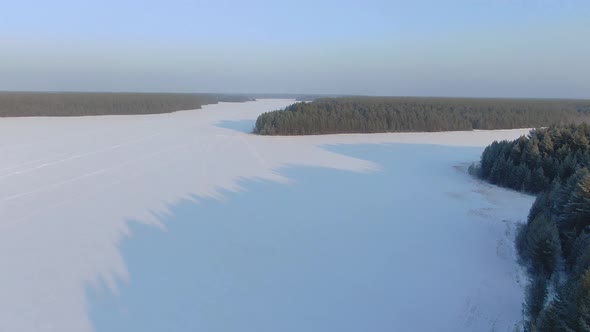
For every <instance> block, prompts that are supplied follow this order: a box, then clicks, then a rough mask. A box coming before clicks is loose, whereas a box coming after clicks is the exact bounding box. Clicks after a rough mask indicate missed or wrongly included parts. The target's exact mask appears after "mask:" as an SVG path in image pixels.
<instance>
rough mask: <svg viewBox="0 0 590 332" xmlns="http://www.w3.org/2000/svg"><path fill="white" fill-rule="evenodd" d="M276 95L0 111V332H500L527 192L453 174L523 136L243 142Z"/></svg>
mask: <svg viewBox="0 0 590 332" xmlns="http://www.w3.org/2000/svg"><path fill="white" fill-rule="evenodd" d="M292 102H293V101H291V100H259V101H256V102H248V103H221V104H218V105H210V106H206V107H204V108H203V109H202V110H195V111H184V112H177V113H172V114H162V115H148V116H119V117H114V116H105V117H83V118H19V119H0V215H1V216H2V220H0V255H2V256H1V261H2V266H3V271H2V273H1V274H0V289H1V290H2V292H1V294H2V296H0V330H1V331H60V332H63V331H76V332H85V331H359V330H362V331H385V330H388V331H390V330H397V331H408V330H413V331H426V330H438V331H487V330H497V331H505V330H511V329H512V327H513V326H514V324H515V323H517V321H518V320H519V318H520V317H519V316H520V314H519V313H520V308H521V302H522V288H523V286H524V282H525V281H524V280H523V277H522V274H521V271H520V269H519V267H518V265H517V264H516V262H515V254H514V249H513V245H512V241H513V237H514V229H515V223H517V222H519V221H521V220H523V219H525V217H526V214H527V212H528V209H529V207H530V205H531V203H532V200H533V198H532V197H528V196H525V195H521V194H518V193H515V192H510V191H506V190H503V189H499V188H494V187H491V186H489V185H486V184H483V183H480V182H478V181H476V180H474V179H472V178H470V177H469V176H468V175H467V174H466V171H465V167H466V165H467V164H469V163H471V162H473V161H476V160H477V159H478V158H479V154H480V153H481V151H482V149H483V147H484V146H485V145H487V144H489V143H491V142H492V141H493V140H495V139H513V138H516V137H518V136H520V135H522V134H525V133H526V132H527V130H504V131H474V132H450V133H413V134H374V135H330V136H306V137H259V136H254V135H250V134H248V133H247V131H248V130H249V129H250V128H251V127H252V124H253V120H254V119H255V118H256V116H257V115H258V114H260V113H261V112H264V111H269V110H273V109H278V108H282V107H284V106H286V105H288V104H290V103H292Z"/></svg>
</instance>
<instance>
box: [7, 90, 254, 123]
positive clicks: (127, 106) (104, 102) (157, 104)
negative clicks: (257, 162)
mask: <svg viewBox="0 0 590 332" xmlns="http://www.w3.org/2000/svg"><path fill="white" fill-rule="evenodd" d="M248 100H251V98H249V97H247V96H234V95H215V94H188V93H79V92H56V93H50V92H47V93H46V92H0V117H23V116H86V115H129V114H159V113H170V112H174V111H180V110H190V109H198V108H201V107H202V106H203V105H208V104H215V103H217V102H220V101H225V102H241V101H248Z"/></svg>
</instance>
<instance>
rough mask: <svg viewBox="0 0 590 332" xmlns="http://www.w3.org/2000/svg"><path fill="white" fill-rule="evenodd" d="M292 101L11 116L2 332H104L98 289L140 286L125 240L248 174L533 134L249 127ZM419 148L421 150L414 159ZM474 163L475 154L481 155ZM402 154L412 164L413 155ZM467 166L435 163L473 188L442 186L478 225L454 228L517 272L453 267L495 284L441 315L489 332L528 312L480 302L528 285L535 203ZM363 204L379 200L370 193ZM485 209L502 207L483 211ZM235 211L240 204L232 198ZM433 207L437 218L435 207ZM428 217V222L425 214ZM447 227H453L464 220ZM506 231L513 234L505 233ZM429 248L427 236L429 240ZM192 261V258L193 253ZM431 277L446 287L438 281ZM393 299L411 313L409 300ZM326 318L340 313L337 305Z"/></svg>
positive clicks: (455, 299)
mask: <svg viewBox="0 0 590 332" xmlns="http://www.w3.org/2000/svg"><path fill="white" fill-rule="evenodd" d="M291 103H293V101H292V100H259V101H256V102H247V103H220V104H217V105H209V106H205V107H203V109H201V110H195V111H183V112H176V113H172V114H161V115H142V116H101V117H81V118H18V119H17V118H5V119H0V211H1V212H0V215H1V216H2V220H0V252H1V253H2V254H1V255H2V258H1V260H2V262H3V267H4V268H3V271H2V273H1V274H0V287H1V288H2V296H1V297H0V330H2V331H14V332H18V331H60V332H64V331H66V332H67V331H75V332H84V331H93V330H94V327H93V324H92V321H91V320H90V318H89V315H88V303H87V299H86V288H87V287H99V286H100V285H101V284H102V283H105V284H106V285H107V287H109V289H110V291H112V292H115V293H116V292H117V291H118V287H124V286H121V285H124V284H125V282H128V281H129V280H130V279H129V275H128V269H127V265H126V262H125V261H124V259H123V256H122V253H121V252H120V243H121V241H133V239H127V236H128V235H130V231H129V222H130V221H131V220H133V221H134V222H140V223H143V224H146V225H153V226H156V227H160V228H162V229H165V228H166V227H167V225H166V224H165V223H163V222H162V220H163V219H165V218H164V217H165V216H166V215H168V214H169V212H170V211H169V208H170V207H171V206H172V205H173V204H175V203H178V202H179V201H181V200H199V201H202V200H204V199H206V198H221V197H223V193H224V192H226V191H229V192H232V191H235V192H238V191H240V189H242V188H241V187H240V183H243V180H244V179H246V180H258V179H262V180H268V181H273V182H279V183H285V184H287V183H289V180H290V179H289V177H287V176H285V173H282V170H283V169H284V168H285V167H292V166H313V167H325V168H330V169H338V170H343V171H352V172H356V173H359V172H360V173H372V172H375V171H379V170H381V169H382V167H383V165H380V164H379V163H376V162H371V161H368V160H364V159H363V158H359V157H351V156H347V155H344V154H341V153H339V152H338V151H337V150H335V149H333V148H332V147H331V146H332V145H341V144H384V143H406V144H421V145H424V144H434V145H441V146H469V147H478V148H480V149H482V148H483V147H484V146H485V145H487V144H489V143H491V142H492V141H493V140H500V139H514V138H517V137H518V136H520V135H523V134H526V133H527V132H528V130H526V129H521V130H500V131H473V132H446V133H407V134H405V133H404V134H401V133H400V134H371V135H360V134H359V135H329V136H303V137H260V136H254V135H251V134H248V133H247V132H246V131H248V130H249V129H250V128H251V126H252V120H254V119H255V118H256V117H257V115H258V114H260V113H262V112H265V111H270V110H274V109H279V108H283V107H285V106H287V105H288V104H291ZM328 146H330V148H326V147H328ZM420 151H422V150H420V148H419V145H417V148H416V150H415V151H413V153H415V154H420ZM473 155H474V154H473V153H472V152H470V153H469V154H468V156H470V158H471V156H473ZM401 157H403V158H413V157H412V155H411V154H410V155H404V156H400V158H401ZM453 160H454V159H453ZM456 161H459V162H460V163H459V164H444V163H443V164H440V165H433V166H432V169H433V170H434V171H435V172H436V170H438V169H445V168H446V169H453V167H454V166H457V168H458V169H459V173H460V175H459V176H455V177H453V180H456V181H457V185H458V186H459V187H462V188H463V189H464V190H458V191H457V190H454V187H453V184H452V183H448V186H447V187H440V188H438V187H433V188H429V190H431V191H433V192H437V193H442V194H445V197H447V198H448V199H455V200H456V199H459V200H460V201H461V202H463V203H464V204H463V205H464V206H463V207H462V211H463V212H465V217H464V218H463V219H462V220H460V221H458V223H457V225H458V226H457V227H455V228H453V227H450V230H449V231H452V232H459V233H460V232H465V230H466V228H461V227H463V226H465V225H472V224H473V223H476V222H479V224H478V225H480V226H481V227H482V228H483V229H488V228H490V227H491V228H492V229H493V231H490V232H478V233H477V234H479V235H481V236H485V237H489V236H495V237H496V238H494V239H491V240H490V239H487V238H485V239H484V238H482V239H481V241H480V239H477V238H474V239H473V241H472V242H473V243H478V242H481V243H488V242H489V241H492V243H498V245H497V247H494V248H492V249H491V250H492V252H493V253H496V256H492V257H491V258H490V256H487V254H488V252H487V251H484V253H485V254H484V255H482V256H481V257H480V259H481V261H482V263H483V264H484V265H485V266H487V268H489V269H492V270H495V269H498V270H501V271H507V272H506V275H505V278H499V279H494V280H490V279H489V278H487V277H486V275H487V274H488V273H489V271H487V270H486V269H478V268H473V266H470V265H469V264H453V265H452V266H453V268H455V269H462V270H455V271H453V273H452V275H466V276H469V279H470V280H471V279H473V280H482V283H484V284H482V285H483V286H482V287H481V288H480V290H481V293H479V294H476V295H473V294H471V293H468V292H462V291H461V289H453V290H449V291H448V293H447V295H449V296H450V297H451V298H449V300H448V303H447V305H448V307H446V308H444V311H442V312H441V315H443V314H444V313H448V314H450V315H459V316H460V317H459V316H457V317H458V318H457V321H467V322H469V324H463V325H462V326H464V330H465V331H471V330H474V327H482V326H486V327H489V329H490V330H492V329H493V328H498V330H502V327H506V326H512V325H513V324H515V323H516V321H514V319H515V317H517V316H518V312H516V313H513V310H514V309H516V310H518V309H519V304H520V301H521V298H522V294H521V293H518V292H513V295H512V296H511V297H509V298H502V299H500V300H499V301H501V302H499V303H498V305H496V306H491V307H486V308H487V309H488V310H506V311H507V312H509V314H507V313H502V314H501V313H498V312H485V313H482V312H479V311H478V310H482V309H481V308H480V306H478V303H477V302H478V301H481V300H482V299H483V298H488V297H493V296H494V294H495V290H496V289H498V288H507V289H516V290H518V289H521V286H522V285H521V284H522V280H519V279H518V276H519V275H520V274H519V268H518V266H517V265H516V263H515V262H514V253H513V250H512V242H511V241H512V237H513V236H514V234H513V230H514V223H516V222H518V221H519V220H523V219H524V218H525V217H526V213H527V211H528V208H529V207H530V204H531V203H532V198H531V197H528V196H524V195H520V194H518V193H514V192H509V191H506V190H502V189H499V188H494V187H491V186H487V185H484V184H481V183H479V182H477V181H475V180H473V179H470V178H469V177H468V176H467V175H466V174H465V172H464V169H462V167H464V166H465V164H464V163H468V162H472V161H475V160H473V159H470V160H462V159H461V158H459V159H458V160H456ZM428 162H436V160H429V161H428ZM447 162H448V161H447ZM453 162H455V161H453ZM405 171H407V172H412V169H411V168H408V169H405ZM454 171H457V169H455V170H454ZM351 174H355V173H351ZM445 174H446V173H445ZM416 178H419V175H416V174H414V175H408V179H416ZM320 180H321V179H320ZM398 180H399V179H398ZM398 187H399V193H401V194H403V193H407V194H406V196H408V197H412V195H417V194H419V192H415V191H412V190H410V189H411V188H412V183H398ZM245 195H248V193H246V194H245ZM470 195H476V196H477V197H478V198H477V199H476V198H473V197H469V196H470ZM416 197H417V196H416ZM436 197H438V196H436ZM362 198H363V199H364V200H367V201H369V200H371V197H370V196H366V195H365V196H363V197H362ZM317 199H318V200H321V199H325V196H322V197H317ZM482 201H486V202H488V203H489V204H488V203H486V204H487V205H485V204H484V205H485V206H484V207H482V203H481V202H482ZM228 206H229V207H230V208H231V202H230V205H228ZM360 206H362V204H361V205H360ZM429 208H431V209H433V210H434V211H435V212H436V208H437V207H436V205H433V206H430V207H429ZM415 213H416V215H414V217H415V219H416V220H419V219H420V218H419V217H420V213H421V211H420V210H419V209H417V210H415ZM481 220H485V223H482V222H481ZM471 221H472V222H473V223H470V222H471ZM445 223H446V224H449V225H450V226H452V225H453V223H452V221H451V220H446V221H445ZM497 223H499V224H501V226H498V224H497ZM469 227H472V226H469ZM498 227H500V229H504V228H505V229H506V231H505V232H498V231H497V230H498ZM469 229H471V228H469ZM439 231H444V229H442V230H439ZM466 235H469V234H466ZM404 236H405V234H404ZM407 236H411V234H408V235H407ZM474 236H475V235H474ZM429 243H430V241H429V240H425V241H423V242H422V245H425V246H427V245H428V244H429ZM439 244H440V243H439ZM447 249H448V252H446V251H445V250H447ZM470 249H471V248H470V247H464V248H457V247H453V246H448V247H447V246H443V247H440V246H438V247H436V248H432V251H436V252H437V255H440V256H437V257H442V256H444V255H446V256H448V257H452V255H454V253H455V252H456V251H469V250H470ZM191 254H192V253H187V257H190V255H191ZM477 254H478V252H474V253H473V255H477ZM496 258H499V259H496ZM494 264H497V265H494ZM409 268H411V267H409ZM419 271H421V274H420V279H421V281H422V283H428V282H429V281H434V280H435V279H439V278H444V277H445V274H444V273H442V272H441V271H440V270H439V267H437V266H435V265H432V266H430V267H429V266H421V267H420V268H419ZM429 274H430V277H431V278H433V279H429V278H427V277H425V275H429ZM138 278H141V276H137V275H133V276H131V279H132V280H136V279H138ZM411 280H412V279H408V280H407V281H408V282H411ZM519 281H520V283H521V284H519ZM131 282H132V281H131ZM391 301H393V302H395V303H397V305H398V306H400V305H401V304H403V303H404V301H405V299H404V298H403V297H399V298H392V299H391ZM432 301H434V299H432V298H429V297H428V293H424V294H423V296H422V297H419V298H418V299H414V300H413V302H415V303H416V304H420V303H421V304H423V305H424V307H425V308H426V307H428V306H429V304H430V303H431V302H432ZM320 302H321V301H320ZM263 309H264V308H261V310H263ZM323 310H325V311H326V312H329V308H324V309H323ZM429 310H436V308H429ZM461 315H463V316H461ZM447 316H448V315H447ZM404 317H405V316H404V315H400V322H399V325H398V326H397V327H398V328H399V329H404V327H408V326H407V325H404V324H408V322H407V321H404ZM407 317H410V316H407ZM453 317H455V316H453ZM490 317H491V318H490ZM498 317H499V318H498ZM422 323H423V322H421V324H422ZM433 324H434V323H433ZM421 326H422V325H421ZM424 326H425V325H424ZM434 326H436V325H434ZM392 327H393V328H395V327H396V326H392ZM245 330H247V329H245ZM475 330H478V329H477V328H475Z"/></svg>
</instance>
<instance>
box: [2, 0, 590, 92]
mask: <svg viewBox="0 0 590 332" xmlns="http://www.w3.org/2000/svg"><path fill="white" fill-rule="evenodd" d="M1 16H2V17H1V18H0V45H2V46H1V52H0V73H1V75H0V90H5V91H138V92H156V91H162V92H226V93H253V92H259V93H310V94H365V95H410V96H466V97H544V98H590V61H589V59H590V43H588V36H590V19H589V17H590V2H588V1H548V0H540V1H533V0H512V1H511V0H496V1H493V0H471V1H469V0H456V1H435V0H429V1H426V0H419V1H371V0H369V1H363V2H351V1H309V0H302V1H289V2H275V1H261V0H254V1H248V2H241V1H227V0H226V1H182V0H172V1H165V2H164V1H139V0H137V1H136V0H133V1H112V0H105V1H100V2H98V1H65V0H57V1H52V2H44V1H20V2H16V1H12V2H9V3H4V4H3V10H2V14H1Z"/></svg>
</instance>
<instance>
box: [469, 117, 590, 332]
mask: <svg viewBox="0 0 590 332" xmlns="http://www.w3.org/2000/svg"><path fill="white" fill-rule="evenodd" d="M589 139H590V127H589V126H588V125H585V124H584V125H579V126H567V127H551V128H546V129H537V130H533V131H532V132H531V133H530V135H529V136H528V137H521V138H519V139H517V140H515V141H512V142H506V141H504V142H499V143H498V142H494V143H493V144H492V145H490V146H489V147H488V148H486V150H485V151H484V153H483V155H482V158H481V162H480V165H479V167H478V168H476V169H475V171H476V172H477V173H478V175H479V176H481V177H482V178H483V179H486V180H489V181H490V182H492V183H495V184H498V185H502V186H506V187H510V188H514V189H520V190H527V191H530V192H535V193H539V195H538V196H537V199H536V200H535V203H534V204H533V206H532V207H531V210H530V212H529V216H528V220H527V223H526V224H525V225H523V227H522V228H521V229H520V230H519V232H518V234H517V238H516V248H517V250H518V253H519V257H520V259H521V260H522V262H523V263H524V264H525V265H526V266H527V267H528V272H529V275H530V284H529V286H528V288H527V291H526V296H525V303H524V304H523V309H524V314H525V318H526V323H525V328H526V330H527V331H590V172H589V171H588V167H589V166H590V146H589V143H588V140H589ZM500 177H503V178H500Z"/></svg>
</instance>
